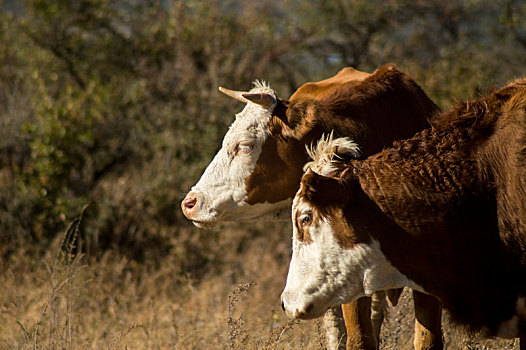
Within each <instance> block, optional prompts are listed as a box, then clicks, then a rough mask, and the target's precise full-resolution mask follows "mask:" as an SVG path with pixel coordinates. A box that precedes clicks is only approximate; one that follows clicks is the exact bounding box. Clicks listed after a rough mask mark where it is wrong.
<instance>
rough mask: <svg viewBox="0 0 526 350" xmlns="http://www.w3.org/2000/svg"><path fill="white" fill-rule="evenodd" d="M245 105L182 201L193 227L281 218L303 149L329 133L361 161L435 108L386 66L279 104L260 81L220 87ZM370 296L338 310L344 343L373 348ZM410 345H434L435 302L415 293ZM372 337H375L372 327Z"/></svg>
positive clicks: (419, 124) (347, 74)
mask: <svg viewBox="0 0 526 350" xmlns="http://www.w3.org/2000/svg"><path fill="white" fill-rule="evenodd" d="M220 90H221V91H223V92H224V93H226V94H227V95H229V96H231V97H233V98H235V99H237V100H239V101H241V102H244V103H246V106H245V108H244V109H243V111H242V112H240V113H238V114H236V119H235V121H234V123H233V124H232V125H231V127H230V129H229V130H228V132H227V134H226V135H225V138H224V141H223V146H222V148H221V149H220V150H219V152H218V153H217V155H216V156H215V158H214V159H213V160H212V162H211V163H210V165H209V166H208V167H207V169H206V170H205V172H204V173H203V175H202V177H201V179H200V180H199V182H198V183H197V184H196V185H195V186H193V187H192V189H191V191H190V192H189V193H188V195H187V196H186V198H185V199H184V200H183V202H182V203H181V206H182V210H183V212H184V215H185V216H186V217H187V218H188V219H190V220H192V221H193V222H194V224H195V225H197V226H199V227H206V228H210V227H213V226H215V225H216V224H217V223H219V222H225V221H237V222H249V221H253V220H262V219H271V220H276V219H288V218H290V207H291V202H292V198H293V197H294V194H295V193H296V191H297V189H298V188H299V183H300V178H301V175H302V174H303V170H302V169H303V166H304V164H305V163H306V162H307V161H308V155H307V152H306V146H307V145H310V144H312V142H314V141H315V140H318V139H319V138H320V136H321V135H322V134H323V133H326V132H329V131H333V132H334V134H335V135H337V136H341V137H343V136H348V137H352V138H353V139H354V140H356V141H357V142H359V143H360V147H361V157H365V156H368V155H370V154H373V153H376V152H378V151H380V150H382V149H383V148H384V147H388V146H390V145H391V144H392V142H393V141H394V140H400V139H403V138H406V137H409V136H411V135H413V134H414V133H415V132H416V131H419V130H422V129H424V128H426V127H428V126H429V124H428V121H427V119H428V118H430V116H431V115H432V114H433V113H434V112H435V111H436V110H437V107H436V105H435V104H434V103H433V102H432V101H431V100H430V99H429V98H428V97H427V96H426V94H425V93H424V92H423V91H422V89H421V88H420V87H419V86H418V85H417V84H416V83H415V82H414V81H413V80H412V79H411V78H410V77H409V76H408V75H407V74H405V73H402V72H400V71H399V70H398V69H396V68H395V67H394V66H393V65H386V66H383V67H380V68H379V69H377V70H376V71H375V72H374V73H373V74H368V73H364V72H360V71H357V70H355V69H352V68H345V69H343V70H342V71H340V72H339V73H338V74H337V75H335V76H334V77H331V78H329V79H326V80H323V81H320V82H316V83H307V84H305V85H303V86H302V87H300V88H299V89H298V90H297V91H296V92H295V93H294V94H293V95H292V96H291V98H290V100H288V101H287V100H282V99H280V98H278V96H277V94H276V92H275V91H274V90H272V89H271V88H270V87H268V86H267V85H265V84H260V83H256V85H255V87H254V88H253V89H252V90H250V91H249V92H237V91H231V90H227V89H223V88H220ZM370 303H371V301H370V299H369V298H363V299H360V300H359V301H358V303H357V304H356V303H353V304H351V305H347V306H344V317H345V320H346V326H347V333H348V338H347V343H348V346H349V347H351V348H353V349H362V348H367V349H374V348H376V339H375V338H376V337H375V336H374V335H371V334H372V325H371V320H370V318H371V315H370ZM415 306H416V312H417V321H416V326H417V328H418V330H417V331H416V332H415V344H416V348H417V349H420V348H431V347H433V346H434V347H433V348H441V347H442V336H441V330H440V312H441V309H440V305H439V303H438V302H437V301H436V300H434V299H433V298H430V297H428V296H426V295H423V294H417V295H415ZM376 332H377V333H378V332H379V329H378V328H377V330H376Z"/></svg>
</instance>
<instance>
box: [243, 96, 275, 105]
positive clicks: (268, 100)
mask: <svg viewBox="0 0 526 350" xmlns="http://www.w3.org/2000/svg"><path fill="white" fill-rule="evenodd" d="M243 97H244V98H246V99H247V100H249V101H252V102H254V103H256V104H258V105H260V106H261V107H263V108H265V109H269V108H270V107H272V106H273V105H274V104H275V103H276V99H275V98H274V97H273V96H272V95H271V94H263V93H256V94H248V93H247V94H243Z"/></svg>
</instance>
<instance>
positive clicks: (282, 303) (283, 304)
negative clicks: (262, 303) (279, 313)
mask: <svg viewBox="0 0 526 350" xmlns="http://www.w3.org/2000/svg"><path fill="white" fill-rule="evenodd" d="M281 308H282V309H283V311H285V303H284V302H283V300H282V301H281Z"/></svg>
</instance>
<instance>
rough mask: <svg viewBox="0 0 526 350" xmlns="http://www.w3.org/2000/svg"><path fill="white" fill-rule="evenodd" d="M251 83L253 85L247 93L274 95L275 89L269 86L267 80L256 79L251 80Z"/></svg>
mask: <svg viewBox="0 0 526 350" xmlns="http://www.w3.org/2000/svg"><path fill="white" fill-rule="evenodd" d="M252 84H253V85H254V87H253V88H252V89H250V91H249V93H266V94H271V95H273V96H276V91H274V90H273V89H272V88H271V87H270V84H269V83H268V82H266V81H264V80H258V79H256V80H254V81H253V82H252Z"/></svg>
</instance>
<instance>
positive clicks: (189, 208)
mask: <svg viewBox="0 0 526 350" xmlns="http://www.w3.org/2000/svg"><path fill="white" fill-rule="evenodd" d="M196 208H197V196H196V195H195V194H194V193H192V192H190V193H188V194H187V195H186V197H185V198H184V199H183V201H182V202H181V209H182V210H183V214H184V215H185V216H186V217H187V218H190V216H192V215H193V213H194V212H195V210H196Z"/></svg>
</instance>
